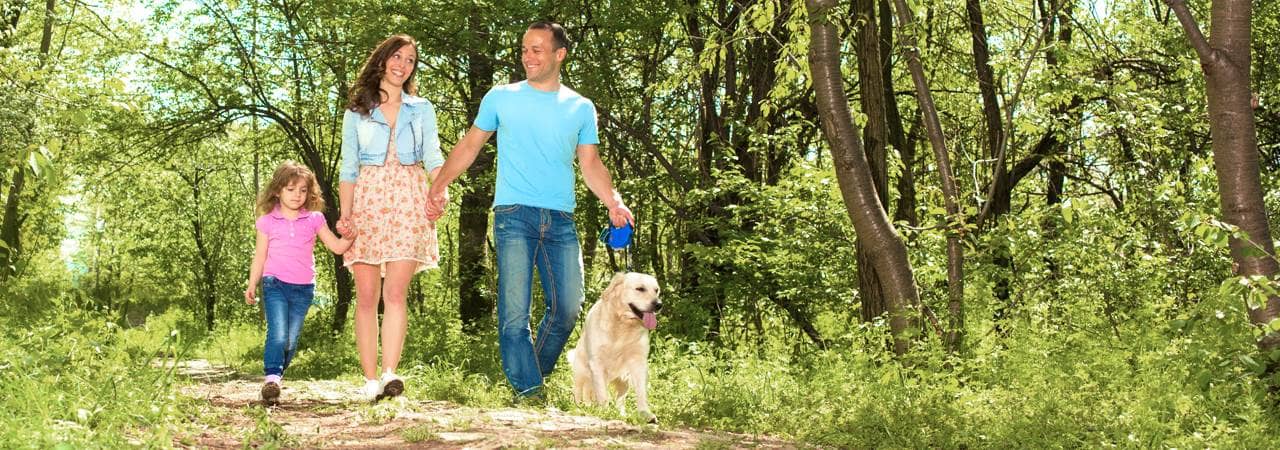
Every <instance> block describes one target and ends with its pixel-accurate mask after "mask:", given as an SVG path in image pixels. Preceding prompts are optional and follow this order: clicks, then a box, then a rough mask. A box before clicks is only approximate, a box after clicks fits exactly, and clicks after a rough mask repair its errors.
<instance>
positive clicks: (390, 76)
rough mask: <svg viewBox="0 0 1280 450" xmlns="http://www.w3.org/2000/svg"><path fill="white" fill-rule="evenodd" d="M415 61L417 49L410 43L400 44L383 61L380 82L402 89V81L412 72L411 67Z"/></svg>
mask: <svg viewBox="0 0 1280 450" xmlns="http://www.w3.org/2000/svg"><path fill="white" fill-rule="evenodd" d="M417 63H418V52H417V50H414V49H413V46H412V45H402V46H400V48H399V49H398V50H396V52H395V53H392V54H391V56H390V57H388V58H387V62H385V63H383V66H382V82H383V83H386V84H390V85H391V86H394V87H396V88H399V89H404V82H405V81H406V80H408V79H409V74H411V73H413V67H414V65H415V64H417Z"/></svg>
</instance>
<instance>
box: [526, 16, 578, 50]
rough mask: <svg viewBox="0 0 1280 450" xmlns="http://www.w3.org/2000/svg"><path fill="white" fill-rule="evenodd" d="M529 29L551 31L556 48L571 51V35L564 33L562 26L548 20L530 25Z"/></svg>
mask: <svg viewBox="0 0 1280 450" xmlns="http://www.w3.org/2000/svg"><path fill="white" fill-rule="evenodd" d="M529 29H530V30H547V31H550V32H551V37H552V39H553V40H554V41H555V43H556V47H555V48H563V49H564V50H565V51H569V46H570V45H571V44H570V42H569V35H568V34H567V33H565V32H564V27H562V26H560V24H558V23H555V22H551V21H547V20H539V21H537V22H534V23H532V24H530V25H529Z"/></svg>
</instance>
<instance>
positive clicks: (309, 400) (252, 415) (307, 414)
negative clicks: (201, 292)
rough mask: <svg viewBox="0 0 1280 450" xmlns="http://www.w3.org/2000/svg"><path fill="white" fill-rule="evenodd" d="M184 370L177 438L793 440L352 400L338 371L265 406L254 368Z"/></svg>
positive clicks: (715, 445) (453, 442)
mask: <svg viewBox="0 0 1280 450" xmlns="http://www.w3.org/2000/svg"><path fill="white" fill-rule="evenodd" d="M179 371H180V372H181V373H183V374H184V375H185V376H186V377H187V378H188V379H190V380H191V381H192V383H191V384H190V385H189V386H184V387H182V388H180V393H181V394H182V395H185V396H188V397H191V398H193V399H195V400H196V402H195V403H196V404H197V405H198V406H197V407H198V408H200V409H202V410H201V411H199V412H196V411H192V413H193V417H199V418H200V419H199V420H197V421H196V424H195V425H194V426H193V429H192V431H191V432H190V433H186V434H183V435H179V436H177V437H176V439H175V442H174V444H175V445H176V446H179V447H196V448H237V449H238V448H251V447H252V448H263V447H267V448H270V447H277V446H278V447H286V448H362V449H363V448H397V449H399V448H476V449H491V448H592V449H594V448H663V449H667V448H705V449H719V448H795V445H794V444H791V443H788V442H785V441H782V440H778V439H774V438H770V437H762V436H749V435H740V434H732V433H723V432H707V431H696V430H687V429H675V428H671V427H669V426H665V425H643V426H637V425H630V424H628V423H626V422H622V421H619V420H603V419H599V418H595V417H588V416H576V415H572V414H568V413H565V412H562V411H559V410H557V409H555V408H554V407H545V408H543V409H532V408H521V409H516V408H502V409H478V408H472V407H467V406H461V405H457V404H453V403H449V402H443V401H429V400H428V401H420V400H408V399H404V398H396V399H391V400H384V401H381V402H378V403H376V404H370V403H367V402H360V401H357V400H356V396H355V388H356V387H355V386H353V385H351V384H350V383H343V382H339V381H329V380H321V381H310V380H301V381H299V380H292V381H288V382H286V383H285V386H284V390H283V393H282V395H281V403H280V404H279V405H277V406H273V407H269V408H265V407H263V406H262V405H261V403H260V402H259V399H258V388H259V387H260V386H261V385H260V384H259V380H258V378H257V377H249V376H243V375H241V374H236V373H235V372H233V371H230V370H228V369H225V368H220V367H217V366H212V365H210V364H209V363H208V362H205V361H186V362H184V363H183V364H181V365H180V366H179Z"/></svg>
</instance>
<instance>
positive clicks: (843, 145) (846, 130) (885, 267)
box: [805, 0, 918, 355]
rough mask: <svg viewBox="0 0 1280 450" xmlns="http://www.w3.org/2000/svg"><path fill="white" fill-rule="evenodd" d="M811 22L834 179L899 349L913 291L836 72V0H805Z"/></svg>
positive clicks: (905, 343)
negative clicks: (875, 276)
mask: <svg viewBox="0 0 1280 450" xmlns="http://www.w3.org/2000/svg"><path fill="white" fill-rule="evenodd" d="M805 3H806V5H807V6H808V14H809V25H810V30H811V31H810V46H809V66H810V70H811V72H812V77H813V88H814V92H815V94H816V97H817V103H818V112H819V117H820V118H821V120H822V131H823V134H824V135H825V136H826V139H827V143H828V146H829V147H830V150H831V158H832V162H833V163H834V166H835V172H836V180H837V181H838V183H839V186H840V194H841V196H842V197H843V198H844V203H845V208H846V212H847V213H848V215H849V218H850V220H852V221H853V227H854V230H855V232H856V233H857V234H858V236H859V239H864V240H866V243H867V249H868V250H869V251H870V253H871V255H872V260H873V262H874V267H875V268H876V271H877V273H878V274H879V275H880V280H881V282H882V287H883V288H884V293H885V299H886V301H887V303H888V306H889V326H890V329H891V330H892V332H893V334H894V346H893V347H894V351H895V353H897V354H899V355H902V354H904V353H906V351H907V350H908V349H909V346H910V338H909V336H908V332H909V331H910V330H913V329H914V324H915V322H916V321H917V314H916V312H915V311H914V309H915V308H917V301H918V293H917V291H916V285H915V280H914V279H913V275H912V270H911V262H910V261H909V260H907V248H906V245H905V244H903V242H902V239H901V238H900V237H899V236H898V232H897V230H895V229H894V227H893V224H892V223H891V222H889V217H888V216H887V215H886V214H885V212H884V208H883V207H882V206H881V205H880V199H879V198H878V197H877V195H876V189H875V184H874V182H873V181H872V178H871V168H870V165H869V164H868V163H867V159H866V155H865V154H864V153H863V151H862V142H861V138H860V137H859V136H858V130H857V128H856V127H855V126H854V124H853V118H852V116H851V115H850V111H849V102H848V97H847V96H846V95H845V92H844V84H843V81H842V77H841V75H840V48H839V47H840V35H839V32H838V31H837V30H836V27H835V25H833V24H832V22H831V21H832V19H831V18H829V17H828V15H829V14H830V13H831V11H832V7H833V6H835V3H836V1H835V0H806V2H805Z"/></svg>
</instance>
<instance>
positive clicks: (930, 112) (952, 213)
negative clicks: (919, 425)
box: [896, 0, 965, 351]
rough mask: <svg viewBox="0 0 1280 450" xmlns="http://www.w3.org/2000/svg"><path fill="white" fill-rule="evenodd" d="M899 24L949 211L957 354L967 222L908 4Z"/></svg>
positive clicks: (950, 328) (900, 2) (951, 334)
mask: <svg viewBox="0 0 1280 450" xmlns="http://www.w3.org/2000/svg"><path fill="white" fill-rule="evenodd" d="M896 4H897V12H898V20H899V21H900V22H901V23H902V30H903V34H905V35H906V36H905V37H904V39H903V41H906V42H908V43H909V44H912V45H907V46H906V47H904V48H905V49H906V53H907V66H908V67H909V68H910V69H911V80H912V81H913V82H914V83H915V85H916V99H917V101H918V102H919V104H920V112H921V115H922V117H923V119H924V124H925V128H926V130H927V134H928V135H929V144H930V145H931V146H932V147H933V154H934V158H935V159H936V160H937V163H938V178H939V179H940V180H941V182H942V183H941V184H942V200H943V204H944V205H945V209H946V211H947V228H948V230H947V312H948V313H949V322H948V324H947V332H946V334H945V336H944V338H943V339H944V341H945V343H946V345H947V348H949V349H950V350H951V351H958V350H959V349H960V347H961V345H962V343H963V339H964V245H963V244H961V242H960V237H961V235H962V234H963V232H964V223H965V219H964V217H963V215H962V214H961V212H960V200H959V199H960V193H959V191H958V190H957V189H956V180H955V176H954V175H953V174H952V172H951V156H950V153H949V151H948V150H947V141H946V137H945V136H944V135H943V133H942V121H941V120H939V119H938V108H937V106H935V105H934V102H933V93H932V92H931V91H930V90H929V80H928V79H926V78H925V74H924V64H923V63H921V62H920V52H919V51H917V50H916V46H915V45H914V43H915V42H918V39H917V38H916V36H915V34H914V33H913V32H912V31H913V30H914V26H915V21H914V20H913V19H912V17H913V15H912V13H911V10H910V9H909V8H908V7H907V2H906V0H896Z"/></svg>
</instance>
